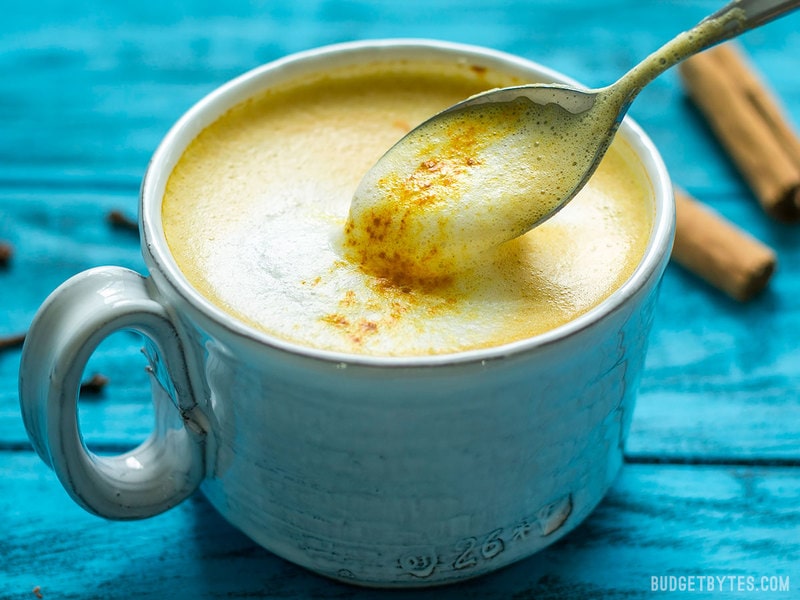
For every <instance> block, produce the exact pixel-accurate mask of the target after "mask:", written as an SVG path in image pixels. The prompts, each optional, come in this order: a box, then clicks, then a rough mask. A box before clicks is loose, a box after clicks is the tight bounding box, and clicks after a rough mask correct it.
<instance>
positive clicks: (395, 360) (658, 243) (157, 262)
mask: <svg viewBox="0 0 800 600" xmlns="http://www.w3.org/2000/svg"><path fill="white" fill-rule="evenodd" d="M366 50H370V51H388V52H391V53H395V54H397V55H398V56H395V57H394V58H399V55H400V54H401V53H408V54H409V55H410V54H414V53H419V55H420V56H422V55H424V54H427V55H428V56H430V53H431V52H433V53H437V56H440V57H442V58H445V57H448V56H450V57H454V56H457V55H459V54H461V55H463V56H464V57H465V58H469V59H481V60H488V61H490V62H491V63H493V64H495V65H497V66H500V67H503V68H506V69H512V70H514V69H519V70H526V71H535V72H536V73H537V74H538V75H540V76H541V77H542V78H543V79H547V80H552V81H554V82H560V83H566V84H571V85H576V86H579V87H585V86H582V85H581V84H580V83H578V82H576V81H575V80H573V79H571V78H570V77H568V76H566V75H564V74H562V73H560V72H558V71H556V70H554V69H551V68H549V67H546V66H544V65H542V64H540V63H538V62H536V61H533V60H530V59H527V58H523V57H521V56H517V55H514V54H510V53H507V52H504V51H501V50H495V49H492V48H487V47H483V46H478V45H472V44H463V43H458V42H450V41H444V40H434V39H424V38H387V39H371V40H359V41H352V42H344V43H338V44H330V45H325V46H320V47H317V48H312V49H309V50H304V51H300V52H295V53H292V54H288V55H286V56H283V57H281V58H279V59H276V60H274V61H270V62H268V63H265V64H263V65H261V66H258V67H255V68H253V69H251V70H248V71H246V72H245V73H243V74H241V75H239V76H238V77H235V78H233V79H231V80H229V81H227V82H226V83H224V84H222V85H221V86H218V87H217V88H215V89H214V90H212V91H211V92H210V93H208V94H207V95H205V96H204V97H203V98H201V99H200V100H198V101H197V102H196V103H195V104H194V105H193V106H192V107H191V108H189V110H187V111H186V112H185V113H184V114H183V115H182V116H181V117H180V118H179V119H178V121H176V122H175V123H174V125H172V127H171V128H170V129H169V131H168V132H167V134H166V135H165V136H164V138H163V139H162V141H161V142H160V144H159V145H158V147H157V148H156V150H155V152H154V153H153V155H152V157H151V159H150V161H149V163H148V165H147V169H146V170H145V174H144V177H143V179H142V184H141V188H140V193H139V226H140V231H141V234H140V235H141V245H142V251H143V254H144V258H145V262H146V263H147V266H148V268H149V269H150V271H151V274H152V273H153V272H154V271H157V272H159V273H160V274H162V275H163V276H164V279H165V280H166V283H168V284H169V285H170V287H171V288H172V289H173V290H174V291H175V292H176V293H177V294H178V295H179V296H180V297H181V299H182V300H183V301H185V302H186V303H187V304H188V305H189V306H191V307H192V308H193V309H194V310H195V311H197V312H199V313H200V314H202V315H205V316H206V317H207V318H210V320H211V321H213V322H214V323H215V324H216V325H217V326H219V327H221V328H223V329H225V330H227V331H228V332H229V333H231V334H234V335H236V336H239V337H241V338H244V339H247V340H250V341H252V342H255V343H257V344H262V345H266V346H268V347H271V348H274V349H277V350H280V351H284V352H288V353H291V354H293V355H298V356H304V357H307V358H314V359H318V360H323V361H326V362H334V363H337V364H351V365H356V364H360V365H365V366H377V367H419V366H436V365H442V364H461V363H470V362H486V361H488V360H492V359H498V358H505V357H509V356H512V355H517V354H522V353H526V352H531V351H534V350H537V349H541V348H542V347H546V346H550V345H552V344H554V343H556V342H558V341H560V340H563V339H566V338H569V337H572V336H574V335H575V334H576V333H578V332H579V331H581V330H583V329H586V328H588V327H590V326H592V325H593V324H595V323H597V322H599V321H602V320H604V319H605V318H607V317H608V316H610V315H611V314H613V313H615V312H616V311H618V310H619V309H621V308H622V307H623V306H625V304H626V303H627V302H628V300H629V299H630V298H631V297H632V296H635V295H636V294H637V293H638V292H639V291H640V290H642V289H643V288H644V287H646V286H647V284H648V282H649V281H650V280H651V278H652V277H654V276H658V275H659V274H660V273H661V271H663V269H664V267H665V265H666V263H667V261H668V259H669V255H670V250H671V247H672V240H673V234H674V226H675V205H674V199H673V193H672V183H671V181H670V178H669V174H668V171H667V168H666V166H665V164H664V162H663V159H662V158H661V155H660V153H659V152H658V150H657V148H656V147H655V144H654V143H653V142H652V140H650V138H649V137H648V136H647V134H646V133H645V132H644V130H643V129H642V128H641V127H640V126H639V125H638V124H637V123H636V122H635V121H634V120H633V119H632V118H631V117H629V116H626V117H625V118H624V119H623V122H622V123H621V125H620V128H619V130H618V133H617V135H622V136H623V137H624V138H625V141H626V142H627V143H628V144H629V146H630V147H631V149H632V150H633V152H634V153H635V155H636V156H637V158H638V159H639V160H641V162H642V165H643V167H644V168H645V172H646V173H647V176H648V179H649V180H650V183H651V185H652V190H653V196H654V199H653V204H654V218H653V226H652V230H651V232H650V236H649V240H648V243H647V246H646V248H645V251H644V255H643V257H642V259H641V261H640V262H639V264H638V265H637V266H636V268H635V269H634V271H633V273H631V275H630V276H629V277H628V278H627V279H626V280H625V281H624V282H623V283H622V285H620V286H619V287H618V288H617V289H616V290H614V291H613V292H612V293H611V294H610V295H609V296H608V297H607V298H605V299H604V300H603V301H601V302H600V303H598V304H597V305H596V306H594V307H592V308H591V309H589V310H588V311H586V312H584V313H582V314H581V315H578V316H577V317H575V318H574V319H571V320H570V321H569V322H567V323H564V324H562V325H559V326H558V327H555V328H553V329H551V330H548V331H546V332H543V333H540V334H538V335H535V336H532V337H528V338H524V339H521V340H516V341H513V342H509V343H506V344H501V345H497V346H490V347H483V348H477V349H472V350H462V351H457V352H447V353H440V354H432V355H412V356H402V355H401V356H392V355H369V354H356V353H350V352H340V351H333V350H325V349H321V348H315V347H311V346H304V345H301V344H298V343H295V342H292V341H289V340H285V339H283V338H280V337H278V336H275V335H271V334H269V333H267V332H265V331H262V330H259V329H256V328H255V327H252V326H250V325H247V324H246V323H244V322H243V321H241V320H239V319H238V318H236V317H235V316H234V315H231V314H230V313H228V312H226V311H225V310H223V309H222V308H220V307H219V306H217V305H216V304H214V303H213V302H211V300H209V299H208V298H206V297H205V296H203V295H202V294H201V293H200V292H199V291H198V290H197V289H195V288H194V286H193V285H192V284H191V283H190V282H189V280H188V279H187V278H186V276H185V275H184V274H183V272H182V271H181V269H180V268H179V266H178V264H177V262H176V261H175V259H174V257H173V256H172V253H171V252H170V250H169V245H168V244H167V241H166V236H165V234H164V229H163V223H162V220H161V206H162V201H163V191H164V185H162V184H165V183H166V179H167V178H168V177H169V174H170V173H171V171H172V169H173V168H174V166H175V164H176V163H177V160H178V159H179V157H180V156H181V155H182V154H183V152H184V151H185V149H186V146H187V145H188V144H189V143H190V142H191V140H192V139H194V137H196V135H197V134H198V133H199V132H200V131H202V129H203V128H205V127H207V126H208V125H210V124H211V123H212V122H214V121H215V120H216V119H218V118H219V117H220V116H221V115H222V114H224V112H225V111H226V110H228V109H230V108H231V107H233V106H235V105H236V104H238V103H239V102H241V101H243V100H244V99H245V98H247V97H249V96H252V95H254V94H255V93H257V91H259V90H263V89H265V86H264V85H259V82H260V81H261V80H262V79H263V78H265V77H266V78H268V77H270V75H273V74H275V73H279V72H280V71H281V70H284V69H287V68H292V67H294V66H297V65H301V64H303V63H313V62H314V60H325V59H328V60H330V59H332V58H333V59H345V60H346V59H347V58H348V57H349V56H351V55H354V54H355V55H358V54H363V53H364V51H366ZM387 58H388V56H387ZM309 72H312V71H309ZM248 89H250V90H251V91H250V92H249V93H245V94H243V93H242V92H243V90H244V91H246V90H248ZM198 121H199V122H200V123H204V125H201V126H199V128H198V125H197V123H198ZM195 129H196V130H197V131H196V132H195V133H194V134H191V135H189V137H188V138H187V139H184V138H186V136H187V131H192V130H195Z"/></svg>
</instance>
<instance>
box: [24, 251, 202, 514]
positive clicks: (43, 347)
mask: <svg viewBox="0 0 800 600" xmlns="http://www.w3.org/2000/svg"><path fill="white" fill-rule="evenodd" d="M151 285H152V284H151V283H150V281H149V280H148V279H146V278H144V277H142V276H141V275H139V274H138V273H136V272H135V271H131V270H129V269H124V268H121V267H98V268H95V269H91V270H88V271H84V272H83V273H79V274H78V275H75V276H74V277H72V278H71V279H69V280H67V281H66V282H65V283H63V284H62V285H61V286H59V287H58V288H57V289H56V290H55V291H54V292H53V293H52V294H51V295H50V296H49V297H48V298H47V300H46V301H45V302H44V304H43V305H42V306H41V308H40V309H39V311H38V312H37V313H36V316H35V317H34V319H33V322H32V324H31V327H30V330H29V331H28V334H27V336H26V338H25V344H24V346H23V349H22V356H21V360H20V378H19V397H20V406H21V409H22V416H23V420H24V422H25V427H26V429H27V431H28V436H29V437H30V439H31V442H32V443H33V446H34V447H35V449H36V451H37V452H38V453H39V456H41V458H42V460H44V461H45V462H46V463H47V464H48V465H49V466H50V467H51V468H52V469H53V471H55V473H56V475H57V476H58V478H59V480H60V481H61V484H62V485H63V486H64V488H65V489H66V490H67V492H68V493H69V495H70V496H72V498H73V499H74V500H75V501H76V502H77V503H78V504H80V505H81V506H83V507H84V508H85V509H87V510H89V511H90V512H93V513H95V514H97V515H100V516H102V517H105V518H108V519H141V518H145V517H149V516H153V515H156V514H159V513H161V512H163V511H165V510H167V509H169V508H171V507H173V506H175V505H176V504H178V503H180V502H181V501H182V500H184V499H186V498H187V497H188V496H189V495H190V494H192V492H194V491H195V489H197V487H198V485H199V484H200V482H201V481H202V479H203V476H204V473H205V464H204V463H205V459H204V448H205V437H206V431H207V425H206V421H205V419H204V418H203V415H202V413H201V412H200V410H199V409H197V403H196V401H195V400H194V395H193V393H192V389H191V383H190V378H189V374H188V370H187V363H186V358H185V355H184V349H183V345H182V343H181V341H180V338H179V336H178V333H177V331H176V328H175V326H174V324H173V322H172V320H171V319H170V317H169V314H168V313H167V310H166V309H165V307H164V306H163V305H162V304H161V303H160V302H158V301H157V300H156V299H155V297H154V294H153V293H151ZM123 329H128V330H133V331H136V332H139V333H141V334H142V335H144V336H145V337H146V338H148V339H149V340H150V342H151V343H152V344H153V345H154V346H155V348H156V350H157V351H158V356H159V357H160V359H161V360H162V361H163V365H162V364H160V363H157V364H155V365H153V367H154V369H153V370H154V371H156V372H155V373H154V375H155V376H156V378H157V379H158V381H159V383H160V384H161V387H159V386H158V385H156V384H155V383H154V385H153V400H154V403H155V410H156V427H155V429H154V431H153V432H152V433H151V434H150V436H149V438H148V439H147V440H146V441H144V442H143V443H142V444H141V445H140V446H139V447H137V448H135V449H133V450H131V451H130V452H127V453H125V454H122V455H119V456H99V455H96V454H93V453H92V452H90V451H89V450H87V448H86V445H85V444H84V442H83V437H82V436H81V433H80V428H79V425H78V394H79V392H80V383H81V378H82V377H83V371H84V368H85V366H86V363H87V361H88V360H89V357H90V356H91V355H92V353H93V352H94V351H95V349H96V348H97V346H98V345H99V344H100V342H102V341H103V340H104V339H105V338H106V337H108V336H109V335H111V334H112V333H114V332H115V331H119V330H123ZM164 367H165V368H166V371H164ZM162 388H163V389H162ZM162 392H163V393H162ZM157 393H159V394H160V396H165V397H170V396H171V397H172V401H173V402H174V403H175V406H176V407H177V411H175V407H173V406H172V405H171V403H170V402H169V401H166V400H164V398H162V397H157V396H156V394H157ZM164 411H170V412H173V414H172V415H167V414H165V413H164ZM170 416H172V419H170V418H169V417H170ZM178 416H180V419H178V418H177V417H178ZM170 421H172V422H173V423H170Z"/></svg>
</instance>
